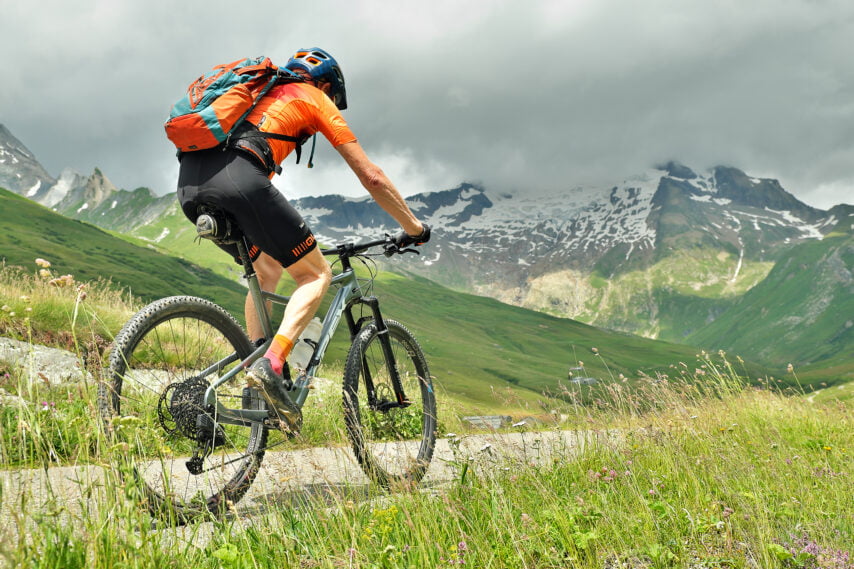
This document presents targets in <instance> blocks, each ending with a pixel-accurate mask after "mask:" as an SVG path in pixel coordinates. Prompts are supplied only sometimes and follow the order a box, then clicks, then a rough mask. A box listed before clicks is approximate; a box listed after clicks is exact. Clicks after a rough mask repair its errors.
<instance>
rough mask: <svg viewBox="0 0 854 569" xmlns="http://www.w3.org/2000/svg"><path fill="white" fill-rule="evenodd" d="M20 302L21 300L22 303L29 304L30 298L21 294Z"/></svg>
mask: <svg viewBox="0 0 854 569" xmlns="http://www.w3.org/2000/svg"><path fill="white" fill-rule="evenodd" d="M21 300H23V301H24V302H29V301H30V297H29V296H27V295H26V294H22V295H21Z"/></svg>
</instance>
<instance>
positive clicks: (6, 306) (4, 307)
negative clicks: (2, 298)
mask: <svg viewBox="0 0 854 569" xmlns="http://www.w3.org/2000/svg"><path fill="white" fill-rule="evenodd" d="M0 310H2V311H3V312H9V311H10V310H12V307H11V306H9V305H8V304H4V305H3V306H2V307H0Z"/></svg>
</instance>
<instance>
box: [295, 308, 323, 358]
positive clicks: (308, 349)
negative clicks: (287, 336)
mask: <svg viewBox="0 0 854 569" xmlns="http://www.w3.org/2000/svg"><path fill="white" fill-rule="evenodd" d="M322 329H323V324H322V323H321V322H320V318H317V317H315V318H312V319H311V322H309V323H308V326H306V327H305V330H303V333H302V334H301V335H300V337H299V339H298V340H297V341H296V342H295V343H294V348H293V350H291V357H289V358H288V363H289V364H290V365H291V366H292V367H294V368H296V369H301V370H304V369H305V368H307V367H308V364H309V362H311V356H312V355H314V348H315V346H317V341H318V340H319V339H320V331H321V330H322Z"/></svg>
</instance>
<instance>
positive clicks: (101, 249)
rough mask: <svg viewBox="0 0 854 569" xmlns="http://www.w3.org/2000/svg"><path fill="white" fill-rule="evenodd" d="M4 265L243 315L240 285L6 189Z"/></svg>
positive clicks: (1, 213)
mask: <svg viewBox="0 0 854 569" xmlns="http://www.w3.org/2000/svg"><path fill="white" fill-rule="evenodd" d="M0 226H2V227H3V231H2V233H0V260H3V261H5V264H6V265H7V266H20V267H23V268H25V270H27V271H29V270H32V268H34V265H33V262H34V260H35V259H36V258H43V259H46V260H48V261H50V262H51V263H52V267H51V271H52V272H53V273H54V275H55V276H60V275H63V274H72V275H73V276H74V278H75V279H76V280H77V281H78V282H89V281H96V280H98V279H108V280H109V282H111V283H112V284H113V285H114V286H115V287H116V288H119V289H125V290H126V291H128V292H129V293H130V294H132V295H133V296H135V297H137V298H141V299H144V300H154V299H155V298H160V297H163V296H169V295H173V294H187V293H188V291H192V292H193V294H196V295H197V296H202V297H205V298H209V299H211V300H213V301H215V302H217V304H221V305H222V306H224V307H226V308H228V309H229V310H233V311H242V309H243V299H244V297H245V292H244V291H245V289H244V288H243V287H241V286H240V285H239V284H238V283H236V282H234V280H231V279H227V278H224V277H222V276H219V275H217V274H215V273H213V272H211V271H210V270H208V269H204V268H202V267H200V266H198V265H196V264H193V263H191V262H188V261H186V260H184V259H180V258H177V257H169V256H166V255H163V254H160V253H158V252H156V251H154V250H152V249H151V248H149V247H142V246H139V245H134V244H131V243H128V242H126V241H124V240H121V239H116V238H115V237H113V236H112V235H110V234H109V233H107V232H105V231H103V230H101V229H98V228H97V227H95V226H93V225H89V224H87V223H83V222H80V221H74V220H71V219H68V218H66V217H63V216H61V215H58V214H56V213H54V212H52V211H50V210H49V209H47V208H45V207H42V206H40V205H38V204H36V203H35V202H32V201H30V200H27V199H26V198H23V197H21V196H18V195H16V194H13V193H11V192H8V191H6V190H3V189H0Z"/></svg>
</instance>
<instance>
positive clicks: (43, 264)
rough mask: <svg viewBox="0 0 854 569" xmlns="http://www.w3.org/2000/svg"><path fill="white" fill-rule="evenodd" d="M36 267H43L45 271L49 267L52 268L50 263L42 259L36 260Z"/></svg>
mask: <svg viewBox="0 0 854 569" xmlns="http://www.w3.org/2000/svg"><path fill="white" fill-rule="evenodd" d="M36 265H38V266H39V267H41V268H43V269H47V268H48V267H50V261H46V260H44V259H42V258H41V257H40V258H38V259H36Z"/></svg>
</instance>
